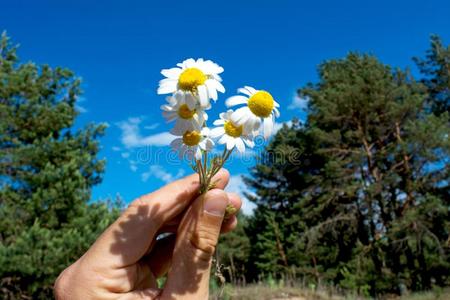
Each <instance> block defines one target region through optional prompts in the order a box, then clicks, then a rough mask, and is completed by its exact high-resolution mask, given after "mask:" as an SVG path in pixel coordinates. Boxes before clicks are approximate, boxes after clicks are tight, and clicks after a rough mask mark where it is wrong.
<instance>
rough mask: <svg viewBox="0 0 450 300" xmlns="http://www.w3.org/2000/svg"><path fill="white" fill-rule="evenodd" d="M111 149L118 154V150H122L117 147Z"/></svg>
mask: <svg viewBox="0 0 450 300" xmlns="http://www.w3.org/2000/svg"><path fill="white" fill-rule="evenodd" d="M111 149H112V151H114V152H119V151H120V150H122V149H120V147H117V146H114V147H112V148H111Z"/></svg>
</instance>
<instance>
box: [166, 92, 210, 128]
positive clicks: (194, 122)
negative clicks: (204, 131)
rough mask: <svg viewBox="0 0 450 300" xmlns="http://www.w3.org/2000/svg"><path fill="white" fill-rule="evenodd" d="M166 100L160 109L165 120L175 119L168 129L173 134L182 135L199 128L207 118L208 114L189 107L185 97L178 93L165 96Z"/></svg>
mask: <svg viewBox="0 0 450 300" xmlns="http://www.w3.org/2000/svg"><path fill="white" fill-rule="evenodd" d="M190 97H192V96H190ZM167 102H168V103H167V104H164V105H161V109H162V110H163V116H164V118H166V121H167V122H172V121H176V122H175V126H174V127H173V128H172V129H171V131H170V132H171V133H172V134H174V135H182V134H183V133H184V132H186V131H188V130H190V131H192V130H200V128H202V126H203V123H204V122H205V121H206V120H207V119H208V115H207V114H206V113H205V112H204V111H203V110H201V109H200V108H193V109H190V108H189V106H188V104H187V98H186V97H183V96H182V95H181V94H180V93H176V94H175V95H174V96H170V97H167Z"/></svg>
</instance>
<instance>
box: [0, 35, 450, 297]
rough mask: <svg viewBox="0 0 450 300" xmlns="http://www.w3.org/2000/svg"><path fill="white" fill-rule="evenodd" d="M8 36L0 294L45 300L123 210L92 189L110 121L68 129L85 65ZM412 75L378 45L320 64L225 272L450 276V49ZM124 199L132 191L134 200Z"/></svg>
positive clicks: (264, 173) (425, 283)
mask: <svg viewBox="0 0 450 300" xmlns="http://www.w3.org/2000/svg"><path fill="white" fill-rule="evenodd" d="M16 50H17V49H16V47H15V46H14V45H13V44H12V43H11V42H10V41H9V39H8V37H7V36H6V34H3V35H2V37H1V41H0V180H1V181H0V298H2V299H49V298H51V297H52V285H53V282H54V280H55V278H56V276H57V275H58V274H59V273H60V272H61V270H62V269H64V268H65V267H66V266H68V265H69V264H70V263H71V262H73V261H75V260H76V259H77V258H78V257H79V256H81V255H82V253H83V252H84V251H86V249H87V248H88V247H89V245H90V244H91V243H92V242H93V241H94V240H95V239H96V237H97V236H98V235H99V234H100V233H101V232H102V231H103V230H104V229H105V228H106V227H107V226H108V225H109V224H110V223H111V222H112V221H113V220H114V219H115V218H116V217H117V216H118V214H119V213H120V209H121V207H120V204H118V203H114V202H108V203H104V202H91V201H90V197H91V195H90V194H91V188H92V187H93V186H94V185H96V184H98V183H99V182H100V181H101V178H102V174H103V172H104V161H103V160H100V159H98V158H97V155H98V152H99V147H100V144H99V137H101V136H102V135H103V134H104V129H105V126H104V125H102V124H89V125H87V126H85V127H83V128H80V129H78V130H74V129H73V125H74V122H75V119H76V116H77V111H76V107H75V102H76V99H77V97H79V96H80V94H81V92H82V91H81V89H80V79H79V78H78V77H77V76H75V74H73V73H72V72H71V71H70V70H67V69H64V68H59V67H57V68H51V67H49V66H47V65H42V66H37V65H36V64H34V63H31V62H28V63H21V62H20V61H19V59H18V57H17V55H16ZM414 61H415V64H416V66H417V67H418V70H419V72H418V75H417V76H413V75H412V74H411V72H410V71H408V70H401V69H397V68H393V67H390V66H388V65H385V64H383V63H382V62H380V61H379V60H378V59H377V58H376V57H374V56H372V55H366V54H359V53H350V54H349V55H348V56H347V57H345V58H342V59H333V60H328V61H325V62H323V63H322V64H321V65H320V66H319V70H318V71H319V80H318V82H316V83H310V84H308V85H306V86H305V87H303V88H301V89H300V90H299V96H300V97H301V98H302V99H305V101H308V108H307V116H308V117H307V120H305V121H304V122H301V121H299V120H293V122H292V125H290V126H287V125H285V126H283V128H281V129H280V130H279V131H278V133H277V134H276V135H275V137H274V138H273V139H272V140H271V142H270V143H269V144H268V146H267V149H266V150H267V151H265V152H264V155H263V156H262V157H260V158H259V161H258V163H257V165H256V166H255V167H254V168H252V169H251V170H250V174H249V175H248V176H247V177H246V178H245V182H246V183H247V184H248V186H249V187H250V191H251V192H250V193H249V194H248V195H247V196H248V197H249V199H250V200H251V201H253V202H254V203H255V204H256V205H257V207H256V209H255V211H254V213H253V215H251V216H240V219H241V220H240V221H241V222H240V223H239V226H238V228H237V229H236V231H234V232H232V233H229V234H227V235H225V236H224V237H222V238H221V241H220V244H219V247H218V249H217V259H218V261H219V264H220V265H223V266H224V267H223V268H222V273H223V275H224V276H225V279H226V280H227V281H228V282H232V283H235V284H244V283H250V282H257V281H259V280H263V279H267V278H269V277H270V278H272V279H276V280H281V279H282V280H284V282H286V283H291V284H295V283H298V282H302V283H306V284H312V285H314V286H319V285H333V286H338V287H340V288H341V289H344V290H351V291H357V292H358V293H360V294H363V295H364V294H365V295H379V294H384V293H401V292H402V291H405V290H413V291H415V290H425V289H430V288H432V287H434V286H448V285H450V278H449V275H450V274H449V273H450V271H449V270H450V256H449V255H450V238H449V234H450V218H449V217H450V195H449V169H450V168H449V166H450V164H449V150H450V142H449V131H450V129H449V128H450V127H449V125H450V122H449V106H450V102H449V99H450V76H449V74H450V47H449V46H445V45H444V44H443V43H442V41H441V40H440V39H439V37H437V36H433V37H432V39H431V47H430V49H429V50H428V52H427V53H426V54H425V56H424V57H423V58H417V59H414ZM129 200H130V199H129Z"/></svg>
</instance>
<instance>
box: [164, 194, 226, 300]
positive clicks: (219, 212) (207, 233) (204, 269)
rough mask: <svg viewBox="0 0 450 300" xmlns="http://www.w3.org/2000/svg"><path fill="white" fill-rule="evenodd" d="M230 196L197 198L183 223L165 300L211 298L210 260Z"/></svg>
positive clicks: (213, 195)
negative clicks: (174, 299) (209, 296)
mask: <svg viewBox="0 0 450 300" xmlns="http://www.w3.org/2000/svg"><path fill="white" fill-rule="evenodd" d="M228 201H229V200H228V196H227V194H226V193H225V192H224V191H222V190H219V189H214V190H211V191H209V192H207V193H206V194H205V195H202V196H200V197H198V198H197V199H196V200H195V201H194V203H193V204H192V206H191V207H190V208H189V210H188V211H187V212H186V214H185V215H184V217H183V219H182V220H181V223H180V226H179V227H178V232H177V239H176V242H175V248H174V252H173V258H172V268H171V270H170V271H169V274H168V277H167V282H166V285H165V287H164V291H163V294H162V297H161V298H162V299H166V298H169V299H172V298H176V299H184V298H186V299H208V295H209V275H210V270H211V261H212V256H213V254H214V251H215V248H216V245H217V240H218V237H219V234H220V228H221V226H222V221H223V217H224V214H225V209H226V206H227V204H228Z"/></svg>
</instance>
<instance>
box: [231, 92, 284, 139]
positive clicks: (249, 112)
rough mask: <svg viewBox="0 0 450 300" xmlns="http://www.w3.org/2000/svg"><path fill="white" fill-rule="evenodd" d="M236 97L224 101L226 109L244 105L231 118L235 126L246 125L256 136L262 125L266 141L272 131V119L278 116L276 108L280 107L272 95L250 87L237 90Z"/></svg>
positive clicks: (278, 112)
mask: <svg viewBox="0 0 450 300" xmlns="http://www.w3.org/2000/svg"><path fill="white" fill-rule="evenodd" d="M238 92H239V93H242V94H244V95H245V96H243V95H237V96H233V97H230V98H228V99H227V100H226V102H225V103H226V105H227V106H228V107H231V106H235V105H240V104H245V106H243V107H240V108H238V109H237V110H236V111H235V112H234V113H233V114H232V116H231V120H232V121H233V122H234V123H235V124H237V125H242V124H244V123H245V124H248V125H249V126H250V127H251V128H253V130H254V134H258V133H259V130H260V128H261V123H263V129H264V138H265V139H267V138H268V137H269V136H270V135H271V134H272V131H273V126H274V118H275V117H276V118H278V117H279V116H280V111H279V110H278V107H280V105H279V104H278V103H277V102H276V101H275V100H274V99H273V97H272V95H271V94H270V93H268V92H266V91H263V90H256V89H254V88H252V87H250V86H245V87H243V88H240V89H238Z"/></svg>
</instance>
